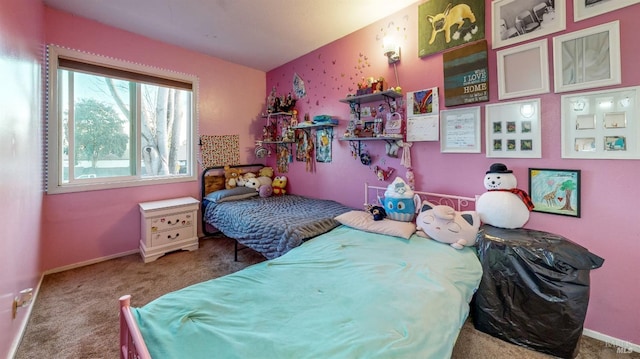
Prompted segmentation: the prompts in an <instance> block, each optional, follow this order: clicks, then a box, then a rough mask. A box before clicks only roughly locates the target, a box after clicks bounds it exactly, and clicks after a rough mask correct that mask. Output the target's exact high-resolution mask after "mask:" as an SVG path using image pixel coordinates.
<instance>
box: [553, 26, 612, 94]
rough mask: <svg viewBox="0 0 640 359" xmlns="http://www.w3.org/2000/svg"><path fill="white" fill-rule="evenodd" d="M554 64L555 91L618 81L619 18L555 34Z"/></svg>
mask: <svg viewBox="0 0 640 359" xmlns="http://www.w3.org/2000/svg"><path fill="white" fill-rule="evenodd" d="M553 68H554V85H555V92H566V91H575V90H583V89H588V88H594V87H603V86H609V85H617V84H620V83H621V82H622V75H621V71H620V22H619V21H617V20H616V21H612V22H609V23H606V24H602V25H598V26H594V27H590V28H588V29H584V30H580V31H575V32H572V33H569V34H565V35H560V36H556V37H554V38H553Z"/></svg>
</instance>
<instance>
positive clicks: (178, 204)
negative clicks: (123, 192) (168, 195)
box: [138, 197, 200, 263]
mask: <svg viewBox="0 0 640 359" xmlns="http://www.w3.org/2000/svg"><path fill="white" fill-rule="evenodd" d="M199 203H200V202H198V200H197V199H195V198H191V197H183V198H173V199H167V200H163V201H154V202H143V203H139V204H138V205H139V206H140V214H141V216H140V225H141V228H140V230H141V233H142V238H141V239H140V255H141V256H142V259H143V260H144V262H145V263H148V262H151V261H154V260H156V259H158V258H160V257H161V256H163V255H165V254H166V253H168V252H171V251H175V250H178V249H182V250H188V251H193V250H196V249H198V221H197V220H196V219H197V216H198V204H199Z"/></svg>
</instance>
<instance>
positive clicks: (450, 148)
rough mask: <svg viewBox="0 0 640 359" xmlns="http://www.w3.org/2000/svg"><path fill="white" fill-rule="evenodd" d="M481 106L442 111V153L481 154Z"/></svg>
mask: <svg viewBox="0 0 640 359" xmlns="http://www.w3.org/2000/svg"><path fill="white" fill-rule="evenodd" d="M480 131H481V129H480V106H474V107H464V108H456V109H451V110H442V111H440V152H442V153H480V152H481V151H482V144H481V143H480Z"/></svg>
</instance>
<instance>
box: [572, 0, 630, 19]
mask: <svg viewBox="0 0 640 359" xmlns="http://www.w3.org/2000/svg"><path fill="white" fill-rule="evenodd" d="M638 3H640V0H615V1H611V0H573V21H575V22H578V21H581V20H584V19H588V18H590V17H594V16H598V15H601V14H604V13H607V12H609V11H614V10H618V9H622V8H623V7H627V6H630V5H633V4H638Z"/></svg>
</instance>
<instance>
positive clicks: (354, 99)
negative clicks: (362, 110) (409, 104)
mask: <svg viewBox="0 0 640 359" xmlns="http://www.w3.org/2000/svg"><path fill="white" fill-rule="evenodd" d="M400 97H402V94H401V93H398V92H396V91H394V90H387V91H382V92H376V93H371V94H366V95H359V96H348V97H346V98H343V99H341V100H340V102H344V103H355V104H358V105H359V104H363V103H367V102H375V101H380V100H384V101H387V104H388V103H389V102H390V101H391V100H393V99H396V98H400Z"/></svg>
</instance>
